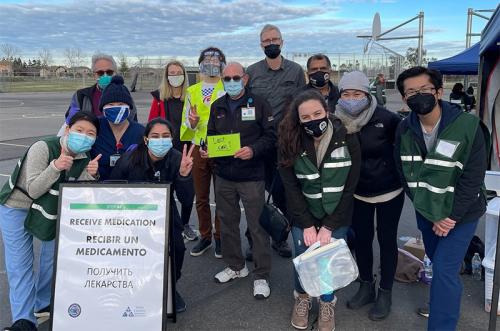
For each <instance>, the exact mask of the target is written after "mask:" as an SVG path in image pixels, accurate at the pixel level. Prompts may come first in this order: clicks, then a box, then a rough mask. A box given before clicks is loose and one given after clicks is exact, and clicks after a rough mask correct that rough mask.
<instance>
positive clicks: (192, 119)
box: [188, 106, 200, 129]
mask: <svg viewBox="0 0 500 331" xmlns="http://www.w3.org/2000/svg"><path fill="white" fill-rule="evenodd" d="M188 119H189V124H190V125H191V128H192V129H194V128H196V126H197V125H198V123H199V122H200V116H199V115H198V113H197V112H196V106H192V107H191V110H190V111H189V116H188Z"/></svg>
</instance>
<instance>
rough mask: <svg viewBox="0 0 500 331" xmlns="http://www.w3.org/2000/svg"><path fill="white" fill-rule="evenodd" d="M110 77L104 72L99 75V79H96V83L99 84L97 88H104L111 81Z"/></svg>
mask: <svg viewBox="0 0 500 331" xmlns="http://www.w3.org/2000/svg"><path fill="white" fill-rule="evenodd" d="M111 78H112V77H111V76H108V75H107V74H104V75H102V76H101V77H99V79H98V80H97V85H99V88H100V89H101V90H104V89H105V88H106V86H108V85H109V83H111Z"/></svg>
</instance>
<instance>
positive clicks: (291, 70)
mask: <svg viewBox="0 0 500 331" xmlns="http://www.w3.org/2000/svg"><path fill="white" fill-rule="evenodd" d="M260 47H261V48H262V50H263V51H264V54H265V55H266V58H265V59H263V60H261V61H259V62H257V63H254V64H252V65H251V66H249V67H248V69H247V73H248V75H249V77H250V80H249V81H248V87H249V88H250V90H251V91H252V93H254V94H257V95H260V96H262V97H264V98H265V99H266V100H267V102H269V104H270V105H271V109H272V112H273V113H272V115H273V117H274V123H275V126H276V128H278V126H279V123H280V121H281V119H282V118H283V116H284V111H285V109H284V105H285V103H286V101H287V100H288V99H289V96H293V95H294V94H295V93H296V92H297V91H299V90H300V89H302V88H303V87H304V86H305V84H306V80H305V76H304V71H303V70H302V68H301V67H300V65H299V64H297V63H295V62H293V61H290V60H287V59H285V58H284V57H283V56H282V55H281V48H282V47H283V38H282V37H281V32H280V30H279V28H278V27H277V26H275V25H271V24H266V25H265V26H264V28H262V31H261V32H260ZM271 155H272V157H271ZM276 159H277V153H276V151H274V152H273V153H270V157H269V158H266V190H267V191H268V192H269V191H270V190H272V192H270V193H271V194H272V196H273V202H274V204H275V205H276V206H277V207H278V208H279V209H280V210H281V211H282V212H283V214H285V215H286V203H285V193H284V189H283V184H282V183H281V179H280V178H279V174H278V172H277V170H276V162H277V161H276ZM274 178H276V180H274V184H273V185H272V188H271V184H272V183H273V179H274ZM247 237H248V238H249V242H250V246H251V245H252V243H251V239H250V237H249V236H248V235H247ZM273 248H274V249H275V250H277V251H278V253H279V254H280V255H281V256H283V257H291V256H292V251H291V249H290V247H289V246H288V244H287V242H286V241H284V242H281V243H276V242H273ZM250 255H251V254H250V253H248V254H247V257H248V259H251V257H250Z"/></svg>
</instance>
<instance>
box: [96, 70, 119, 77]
mask: <svg viewBox="0 0 500 331" xmlns="http://www.w3.org/2000/svg"><path fill="white" fill-rule="evenodd" d="M94 73H95V74H97V76H102V75H104V74H106V75H108V76H113V74H114V73H115V72H114V70H111V69H110V70H97V71H94Z"/></svg>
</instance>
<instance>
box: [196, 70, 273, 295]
mask: <svg viewBox="0 0 500 331" xmlns="http://www.w3.org/2000/svg"><path fill="white" fill-rule="evenodd" d="M222 81H223V84H224V90H225V91H226V95H225V96H223V97H221V98H219V99H217V100H216V101H215V102H214V103H213V104H212V106H211V109H210V119H209V121H208V130H207V136H216V135H223V134H228V133H237V134H239V135H240V143H241V148H240V149H239V150H237V151H236V153H235V154H234V156H228V157H217V158H214V160H215V172H216V176H217V177H216V181H215V199H216V203H217V214H218V216H219V218H220V221H221V238H222V256H223V259H224V262H225V263H226V264H227V268H225V269H224V270H222V271H221V272H219V273H218V274H216V275H215V281H216V282H218V283H226V282H228V281H230V280H233V279H236V278H242V277H246V276H247V275H248V268H247V266H246V264H245V258H244V257H243V255H242V251H241V239H240V217H241V210H240V199H241V202H242V203H243V207H244V208H245V215H246V220H247V224H248V229H249V231H250V234H251V236H252V238H253V251H254V263H255V267H254V270H253V274H254V286H253V295H254V297H255V298H257V299H265V298H267V297H269V295H270V293H271V290H270V288H269V273H270V271H271V247H270V245H269V235H268V234H267V233H266V231H265V230H264V228H262V226H261V225H260V222H259V219H260V215H261V213H262V210H263V208H264V193H265V184H264V179H265V167H264V162H263V161H264V159H265V158H266V157H267V155H268V154H269V153H270V152H271V151H272V150H273V148H274V145H275V143H276V133H275V130H274V118H273V116H272V114H271V107H270V105H269V104H268V103H267V101H266V100H265V99H264V98H262V97H260V96H258V95H255V94H253V93H251V92H250V91H248V90H247V89H246V88H245V86H246V85H247V82H248V75H246V74H245V72H244V70H243V67H242V66H241V64H239V63H236V62H233V63H229V64H228V65H227V66H226V67H225V68H224V70H223V75H222ZM200 154H201V156H202V157H204V158H207V157H210V154H208V153H207V152H206V151H203V150H200Z"/></svg>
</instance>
